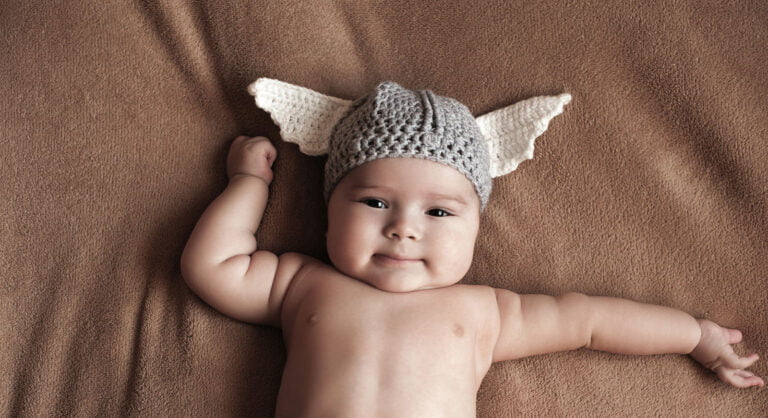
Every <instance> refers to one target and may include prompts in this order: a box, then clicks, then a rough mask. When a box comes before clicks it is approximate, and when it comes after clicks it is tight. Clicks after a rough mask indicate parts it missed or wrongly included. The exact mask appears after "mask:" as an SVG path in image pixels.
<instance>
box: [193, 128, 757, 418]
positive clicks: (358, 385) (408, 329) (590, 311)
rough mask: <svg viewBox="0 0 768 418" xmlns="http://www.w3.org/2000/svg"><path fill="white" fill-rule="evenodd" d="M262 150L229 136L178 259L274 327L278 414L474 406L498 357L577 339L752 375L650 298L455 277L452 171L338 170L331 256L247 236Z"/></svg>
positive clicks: (718, 330)
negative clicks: (215, 184)
mask: <svg viewBox="0 0 768 418" xmlns="http://www.w3.org/2000/svg"><path fill="white" fill-rule="evenodd" d="M276 156H277V153H276V150H275V149H274V147H272V145H271V144H270V143H269V141H268V140H267V139H266V138H247V137H239V138H238V139H237V140H235V142H234V143H233V145H232V149H231V150H230V154H229V156H228V162H227V171H228V175H229V177H230V183H229V185H228V187H227V189H226V190H225V191H224V192H223V193H222V194H221V195H220V196H219V197H218V198H217V199H216V200H214V202H212V203H211V205H210V206H209V207H208V209H206V211H205V213H204V214H203V216H202V217H201V218H200V221H199V222H198V224H197V225H196V227H195V230H194V231H193V233H192V236H191V237H190V239H189V242H188V243H187V246H186V248H185V249H184V253H183V255H182V263H181V267H182V274H183V275H184V278H185V280H186V281H187V283H188V284H189V286H190V287H191V288H192V290H194V291H195V292H196V293H197V294H198V295H199V296H200V297H201V298H202V299H203V300H205V301H206V302H207V303H208V304H210V305H211V306H213V307H214V308H216V309H218V310H219V311H220V312H222V313H224V314H226V315H229V316H231V317H233V318H236V319H239V320H242V321H246V322H250V323H254V324H264V325H271V326H275V327H280V328H282V329H283V335H284V339H285V342H286V347H287V350H288V360H287V364H286V369H285V372H284V375H283V380H282V383H281V389H280V394H279V397H278V405H277V411H278V415H279V416H334V417H343V416H474V414H475V397H476V394H477V390H478V388H479V386H480V383H481V381H482V379H483V377H484V376H485V374H486V372H487V371H488V369H489V367H490V365H491V364H492V363H493V362H496V361H503V360H510V359H516V358H521V357H525V356H530V355H535V354H541V353H549V352H555V351H564V350H573V349H578V348H581V347H586V348H590V349H595V350H603V351H609V352H614V353H624V354H661V353H680V354H690V355H691V356H692V357H693V358H694V359H696V360H697V361H699V362H700V363H702V364H703V365H705V366H706V367H708V368H710V369H712V370H714V371H715V372H716V373H717V374H718V376H719V377H720V378H721V379H722V380H723V381H725V382H727V383H729V384H732V385H734V386H737V387H749V386H763V384H764V382H763V380H762V379H761V378H759V377H757V376H755V375H754V374H752V373H751V372H749V371H747V370H744V369H746V368H747V367H749V366H750V365H751V364H752V363H754V362H755V361H756V360H757V355H756V354H752V355H750V356H747V357H740V356H738V355H736V354H735V353H734V352H733V349H732V347H731V344H735V343H738V342H739V341H740V340H741V333H740V332H739V331H737V330H731V329H727V328H723V327H720V326H718V325H717V324H715V323H713V322H711V321H705V320H698V321H697V320H695V319H694V318H692V317H691V316H690V315H688V314H686V313H684V312H681V311H678V310H675V309H672V308H667V307H662V306H655V305H646V304H641V303H637V302H633V301H629V300H624V299H616V298H607V297H592V296H586V295H582V294H573V293H572V294H565V295H562V296H558V297H553V296H546V295H519V294H516V293H514V292H511V291H509V290H505V289H493V288H490V287H485V286H466V285H459V284H457V282H459V281H460V280H461V279H462V278H463V277H464V275H465V274H466V272H467V271H468V269H469V267H470V264H471V260H472V252H473V248H474V241H475V238H476V234H477V231H478V223H479V201H478V199H477V197H476V195H475V194H474V189H473V188H472V185H471V183H470V182H469V181H468V180H466V178H464V177H463V175H461V174H460V173H458V172H457V171H455V170H453V169H452V168H448V167H447V166H443V165H441V164H437V163H432V162H429V161H424V160H415V159H412V158H395V159H381V160H376V161H373V162H369V163H366V164H363V165H362V166H360V167H358V168H355V169H354V170H352V171H350V172H349V173H348V174H347V175H346V176H345V177H344V178H343V179H342V181H341V182H340V183H339V185H338V186H337V187H336V188H335V189H334V191H333V193H332V195H331V198H330V201H329V205H328V214H329V222H328V225H329V226H328V238H327V244H328V254H329V257H330V259H331V262H332V264H333V265H326V264H323V263H321V262H320V261H318V260H315V259H313V258H310V257H307V256H304V255H301V254H296V253H287V254H283V255H281V256H279V257H278V256H277V255H275V254H273V253H271V252H269V251H261V250H258V249H257V245H256V240H255V238H254V233H255V232H256V230H257V229H258V226H259V224H260V222H261V216H262V214H263V212H264V208H265V206H266V202H267V194H268V186H269V184H270V182H271V180H272V170H271V165H272V163H273V162H274V161H275V158H276Z"/></svg>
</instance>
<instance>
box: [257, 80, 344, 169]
mask: <svg viewBox="0 0 768 418" xmlns="http://www.w3.org/2000/svg"><path fill="white" fill-rule="evenodd" d="M248 92H249V93H251V95H253V96H254V97H255V98H256V106H258V107H260V108H262V109H264V110H265V111H267V112H268V113H269V114H270V116H271V117H272V120H273V121H274V122H275V124H276V125H277V126H278V127H279V128H280V135H281V136H282V137H283V140H284V141H286V142H292V143H294V144H297V145H298V146H299V149H300V150H301V152H303V153H305V154H307V155H322V154H326V153H327V152H328V141H329V139H330V137H331V131H332V130H333V127H334V126H335V125H336V123H337V122H338V121H339V119H341V117H342V116H344V114H345V113H346V112H347V110H348V109H349V107H350V105H351V104H352V102H351V101H349V100H344V99H339V98H337V97H332V96H326V95H324V94H321V93H318V92H316V91H314V90H310V89H308V88H305V87H301V86H297V85H294V84H290V83H286V82H283V81H279V80H273V79H269V78H259V79H258V80H256V81H255V82H253V83H251V85H249V86H248Z"/></svg>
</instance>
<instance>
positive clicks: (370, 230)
mask: <svg viewBox="0 0 768 418" xmlns="http://www.w3.org/2000/svg"><path fill="white" fill-rule="evenodd" d="M248 89H249V91H250V93H251V94H253V95H254V96H255V98H256V105H257V106H259V107H261V108H262V109H264V110H266V111H268V112H269V113H270V115H271V116H272V120H274V121H275V123H276V124H278V125H279V126H280V134H281V136H282V137H283V139H284V140H285V141H288V142H293V143H296V144H298V145H299V149H301V151H302V152H304V153H306V154H309V155H322V154H326V153H327V154H329V156H328V162H327V164H326V175H325V198H326V200H327V202H328V238H327V245H328V254H329V255H330V258H331V261H332V262H333V264H334V265H335V266H336V268H338V269H339V270H340V271H342V272H344V273H346V274H348V275H350V276H352V277H355V278H358V279H359V280H362V281H364V282H367V283H369V284H371V285H373V286H375V287H378V288H380V289H383V290H388V291H392V292H407V291H413V290H419V289H430V288H437V287H444V286H449V285H452V284H454V283H456V282H458V281H459V280H461V278H462V277H463V276H464V275H465V274H466V272H467V271H468V270H469V267H470V264H471V262H472V254H473V251H474V244H475V238H476V237H477V231H478V225H479V219H480V211H481V210H482V209H483V208H484V207H485V204H486V203H487V201H488V197H489V195H490V193H491V177H498V176H502V175H505V174H507V173H509V172H511V171H512V170H515V169H516V168H517V166H518V164H520V163H521V162H522V161H524V160H527V159H531V158H533V143H534V140H535V139H536V137H538V136H539V135H541V134H542V133H543V132H544V131H545V130H546V129H547V126H548V124H549V121H550V120H551V119H552V118H553V117H555V116H557V115H558V114H560V113H561V112H562V111H563V106H565V104H567V103H568V102H569V101H570V100H571V96H570V95H568V94H561V95H558V96H540V97H533V98H531V99H528V100H524V101H522V102H518V103H515V104H512V105H509V106H506V107H504V108H501V109H497V110H494V111H492V112H489V113H486V114H484V115H482V116H478V117H473V116H472V114H471V113H470V112H469V109H467V107H466V106H464V105H462V104H461V103H459V102H458V101H456V100H454V99H450V98H447V97H442V96H438V95H435V94H434V93H432V92H430V91H412V90H408V89H405V88H403V87H401V86H399V85H398V84H396V83H393V82H384V83H380V84H379V85H378V86H376V88H375V90H374V91H373V93H371V94H369V95H366V96H364V97H363V98H360V99H358V100H356V101H350V100H345V99H341V98H337V97H332V96H326V95H324V94H322V93H319V92H316V91H313V90H310V89H307V88H304V87H300V86H296V85H293V84H290V83H285V82H282V81H278V80H272V79H268V78H260V79H258V80H256V82H254V83H252V84H251V85H250V86H249V87H248Z"/></svg>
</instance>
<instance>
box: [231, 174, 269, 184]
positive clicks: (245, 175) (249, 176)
mask: <svg viewBox="0 0 768 418" xmlns="http://www.w3.org/2000/svg"><path fill="white" fill-rule="evenodd" d="M243 178H257V179H259V180H261V181H263V182H264V183H266V184H267V186H269V185H270V183H271V180H268V179H265V178H264V177H262V176H259V175H257V174H252V173H243V172H237V173H234V174H232V175H231V176H229V182H230V183H232V182H233V181H236V180H239V179H243Z"/></svg>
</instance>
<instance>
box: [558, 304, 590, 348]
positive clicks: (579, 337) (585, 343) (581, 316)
mask: <svg viewBox="0 0 768 418" xmlns="http://www.w3.org/2000/svg"><path fill="white" fill-rule="evenodd" d="M557 301H558V304H559V305H560V311H561V315H562V316H561V317H562V318H564V320H565V321H567V322H568V324H566V327H565V328H566V329H569V330H570V336H571V339H572V341H573V343H572V345H573V347H574V348H582V347H585V348H590V347H591V345H592V330H593V326H594V313H595V312H594V309H592V301H591V297H590V296H588V295H585V294H583V293H577V292H568V293H564V294H562V295H560V296H557Z"/></svg>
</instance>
